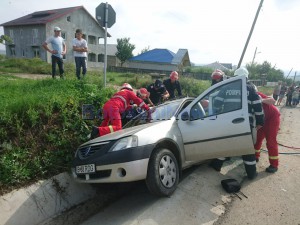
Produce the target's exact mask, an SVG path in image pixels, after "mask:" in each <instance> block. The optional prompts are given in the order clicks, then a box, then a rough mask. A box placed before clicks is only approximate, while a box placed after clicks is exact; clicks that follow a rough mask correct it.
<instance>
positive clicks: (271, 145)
mask: <svg viewBox="0 0 300 225" xmlns="http://www.w3.org/2000/svg"><path fill="white" fill-rule="evenodd" d="M257 94H258V95H259V96H260V97H261V99H262V103H263V104H262V105H263V110H264V114H265V122H264V126H263V127H262V128H261V129H259V130H258V131H257V139H256V143H255V145H254V148H255V158H256V161H257V162H258V161H259V157H260V149H261V146H262V143H263V140H264V139H266V145H267V149H268V155H269V163H270V166H269V167H267V168H266V172H268V173H275V172H277V170H278V161H279V160H278V143H277V134H278V131H279V126H280V112H279V110H278V109H277V108H276V107H275V106H274V103H275V102H276V101H275V99H273V98H272V97H268V96H267V95H265V94H263V93H261V92H257Z"/></svg>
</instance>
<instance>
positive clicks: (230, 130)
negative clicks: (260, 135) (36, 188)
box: [72, 76, 255, 196]
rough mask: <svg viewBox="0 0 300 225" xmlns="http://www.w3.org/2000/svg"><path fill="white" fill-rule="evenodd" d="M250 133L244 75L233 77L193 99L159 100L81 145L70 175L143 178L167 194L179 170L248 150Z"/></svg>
mask: <svg viewBox="0 0 300 225" xmlns="http://www.w3.org/2000/svg"><path fill="white" fill-rule="evenodd" d="M233 92H234V93H233ZM221 93H222V98H221V97H220V95H221ZM232 94H235V95H236V94H238V96H239V99H235V103H236V104H232V102H231V103H230V104H229V103H228V102H229V101H227V99H230V96H231V95H232ZM218 99H223V101H221V102H220V101H217V100H218ZM228 104H229V105H228ZM253 136H255V134H254V133H253V131H252V130H251V128H250V124H249V114H248V101H247V88H246V77H243V76H239V77H234V78H231V79H228V80H225V81H223V82H220V83H218V84H216V85H214V86H212V87H210V88H208V89H207V90H206V91H204V92H203V93H202V94H201V95H200V96H198V97H197V98H191V97H186V98H182V99H177V100H173V101H168V102H165V103H164V104H162V105H159V106H157V107H154V108H152V109H151V110H150V111H149V112H144V113H141V114H140V115H138V116H137V117H135V118H133V119H132V120H131V121H130V122H128V123H127V124H126V125H125V126H124V127H123V129H122V130H120V131H117V132H114V133H111V134H107V135H105V136H101V137H98V138H95V139H93V140H90V141H88V142H86V143H84V144H82V145H81V146H79V148H78V149H77V151H76V153H75V158H74V161H73V165H72V174H73V177H74V179H75V180H76V181H78V182H81V183H116V182H118V183H119V182H131V181H137V180H145V181H146V184H147V187H148V189H149V191H150V192H151V193H153V194H155V195H157V196H170V195H171V194H172V193H173V192H174V191H175V190H176V187H177V185H178V182H179V180H180V176H181V172H182V170H184V169H185V168H188V167H190V166H192V165H194V164H198V163H200V162H203V161H204V160H207V159H213V158H218V157H227V156H239V155H246V154H252V153H254V147H253V143H254V141H255V140H253Z"/></svg>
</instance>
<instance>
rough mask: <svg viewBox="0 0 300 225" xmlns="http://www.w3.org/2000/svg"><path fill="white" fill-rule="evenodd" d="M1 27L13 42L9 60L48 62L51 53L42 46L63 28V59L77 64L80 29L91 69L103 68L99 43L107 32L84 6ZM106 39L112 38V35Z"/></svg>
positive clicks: (36, 15)
mask: <svg viewBox="0 0 300 225" xmlns="http://www.w3.org/2000/svg"><path fill="white" fill-rule="evenodd" d="M1 26H3V27H4V34H5V35H8V36H9V37H10V38H11V39H12V41H13V42H12V43H10V44H8V45H7V46H6V55H7V56H8V57H18V58H20V57H25V58H33V57H39V58H41V59H42V60H45V61H47V62H49V63H50V62H51V54H50V53H49V52H47V51H45V50H44V49H43V48H42V46H41V45H42V44H43V42H44V41H45V40H46V39H47V38H48V37H50V36H52V35H53V34H54V32H53V30H54V27H56V26H58V27H60V28H61V29H62V32H61V36H62V37H63V38H64V39H65V42H66V46H67V54H66V55H65V57H64V60H65V61H67V62H74V57H73V50H72V40H73V39H74V38H75V30H76V29H77V28H80V29H82V31H83V34H84V38H85V39H86V40H87V42H88V49H89V52H88V66H89V67H90V68H91V67H103V62H104V61H103V59H104V51H103V48H101V46H100V44H99V40H100V39H101V38H104V37H105V30H104V28H103V27H102V26H101V25H100V24H99V23H98V21H97V20H96V19H95V18H94V17H93V16H92V15H91V14H90V13H89V12H88V11H87V10H86V9H85V8H84V7H83V6H76V7H70V8H61V9H52V10H45V11H39V12H34V13H31V14H28V15H26V16H23V17H20V18H17V19H15V20H12V21H9V22H6V23H3V24H1ZM107 36H108V37H110V34H107Z"/></svg>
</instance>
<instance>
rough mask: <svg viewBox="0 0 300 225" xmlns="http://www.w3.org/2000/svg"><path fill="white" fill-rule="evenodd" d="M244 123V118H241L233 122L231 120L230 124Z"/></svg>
mask: <svg viewBox="0 0 300 225" xmlns="http://www.w3.org/2000/svg"><path fill="white" fill-rule="evenodd" d="M244 121H245V118H243V117H241V118H236V119H234V120H232V123H242V122H244Z"/></svg>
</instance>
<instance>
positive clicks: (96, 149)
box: [77, 142, 113, 159]
mask: <svg viewBox="0 0 300 225" xmlns="http://www.w3.org/2000/svg"><path fill="white" fill-rule="evenodd" d="M112 144H113V142H104V143H99V144H98V145H92V146H91V145H88V146H82V147H81V148H79V149H78V151H77V154H78V157H79V158H80V159H87V158H89V157H90V156H93V155H95V154H97V156H102V155H104V154H105V153H106V152H107V151H108V150H109V148H110V147H111V145H112Z"/></svg>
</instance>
